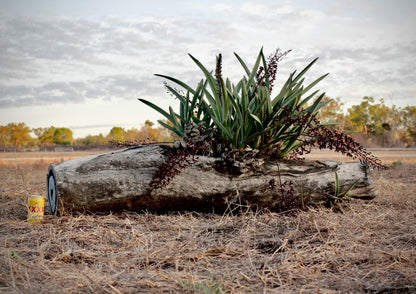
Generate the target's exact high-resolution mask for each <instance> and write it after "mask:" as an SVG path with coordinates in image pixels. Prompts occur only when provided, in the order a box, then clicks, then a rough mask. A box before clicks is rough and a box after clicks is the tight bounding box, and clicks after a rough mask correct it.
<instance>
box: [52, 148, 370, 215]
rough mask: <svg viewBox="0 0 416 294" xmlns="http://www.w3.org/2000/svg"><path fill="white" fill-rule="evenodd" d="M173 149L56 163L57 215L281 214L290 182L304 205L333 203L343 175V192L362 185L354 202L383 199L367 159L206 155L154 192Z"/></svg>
mask: <svg viewBox="0 0 416 294" xmlns="http://www.w3.org/2000/svg"><path fill="white" fill-rule="evenodd" d="M169 148H172V147H170V146H164V145H146V146H137V147H134V148H127V149H123V150H118V151H114V152H109V153H104V154H100V155H93V156H88V157H84V158H78V159H73V160H69V161H65V162H61V163H57V164H53V165H51V166H50V167H49V171H48V175H47V192H48V202H49V210H50V213H51V214H52V215H57V214H60V213H63V212H69V213H72V212H76V211H78V212H88V211H90V212H110V211H119V210H134V211H152V212H167V211H183V210H191V211H200V212H223V211H224V210H226V209H227V207H229V205H230V204H232V203H236V204H246V205H250V206H251V207H253V208H259V209H262V208H266V209H269V210H271V211H277V210H279V208H281V204H282V201H288V199H285V197H286V198H288V197H289V196H290V195H289V196H288V195H284V194H285V193H284V192H285V191H286V192H287V191H289V190H288V189H289V188H288V187H289V186H290V185H284V183H286V184H287V183H289V182H291V183H292V187H293V190H292V192H293V194H294V195H295V196H296V198H297V199H298V202H297V205H298V206H305V205H309V204H321V203H328V201H329V200H330V199H331V196H334V194H335V173H337V175H338V177H339V188H340V191H341V192H342V191H346V190H347V189H348V188H349V187H351V186H352V185H353V184H354V183H356V185H355V186H354V187H353V189H351V190H350V191H349V193H348V197H352V198H364V199H371V198H374V197H375V195H376V191H375V190H374V188H373V185H372V184H371V182H370V180H369V178H368V175H367V167H366V166H365V165H362V164H361V163H360V162H349V163H346V162H336V161H267V160H266V161H257V162H256V166H254V167H250V168H249V167H244V166H243V167H240V168H239V170H238V172H235V171H231V170H230V169H229V168H228V167H227V165H226V164H225V162H224V161H223V160H222V159H221V158H213V157H206V156H200V157H199V160H198V161H197V162H196V163H195V164H193V165H191V166H189V167H187V168H186V169H184V170H183V171H182V172H181V173H180V174H178V175H177V176H176V177H174V178H173V179H172V181H171V182H170V183H169V185H167V186H164V187H161V188H159V189H154V190H152V189H151V187H150V183H151V182H152V179H153V176H154V174H155V173H156V171H157V170H158V167H159V166H160V165H161V164H162V163H163V162H164V161H165V160H166V156H167V155H166V153H167V150H169ZM283 187H284V188H285V189H286V190H285V189H283V190H282V188H283ZM282 191H283V192H282ZM288 194H290V193H289V192H288Z"/></svg>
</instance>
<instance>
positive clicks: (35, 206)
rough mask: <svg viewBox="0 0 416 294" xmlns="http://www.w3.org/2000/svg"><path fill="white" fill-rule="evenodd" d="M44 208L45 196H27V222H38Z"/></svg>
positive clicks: (41, 218) (41, 217)
mask: <svg viewBox="0 0 416 294" xmlns="http://www.w3.org/2000/svg"><path fill="white" fill-rule="evenodd" d="M44 210H45V198H43V196H39V195H32V196H30V197H29V211H28V214H27V221H28V222H29V223H38V222H41V221H42V220H43V212H44Z"/></svg>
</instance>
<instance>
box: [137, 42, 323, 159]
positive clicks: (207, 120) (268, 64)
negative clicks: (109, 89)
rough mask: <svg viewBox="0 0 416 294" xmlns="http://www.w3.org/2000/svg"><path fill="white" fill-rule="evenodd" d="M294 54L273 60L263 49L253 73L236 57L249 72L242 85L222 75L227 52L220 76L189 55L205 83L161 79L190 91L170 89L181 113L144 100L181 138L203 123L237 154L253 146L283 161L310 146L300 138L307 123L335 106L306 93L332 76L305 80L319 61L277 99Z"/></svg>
mask: <svg viewBox="0 0 416 294" xmlns="http://www.w3.org/2000/svg"><path fill="white" fill-rule="evenodd" d="M288 52H289V51H287V52H284V53H280V52H279V51H278V50H277V51H276V52H275V53H274V54H273V55H271V56H270V57H269V58H268V59H267V58H266V57H265V56H264V54H263V49H261V50H260V52H259V54H258V56H257V58H256V61H255V63H254V66H253V67H252V69H251V70H250V68H249V67H248V66H247V64H246V63H245V62H244V61H243V59H242V58H241V57H240V56H239V55H237V54H236V53H235V56H236V58H237V59H238V61H239V62H240V64H241V66H242V67H243V69H244V71H245V75H244V76H243V77H242V78H241V79H240V80H239V81H238V82H237V83H232V82H231V81H230V80H229V79H228V78H226V79H224V78H223V77H222V68H221V67H222V56H221V54H220V55H219V56H218V57H217V60H216V61H217V62H216V70H215V72H214V73H213V72H212V71H209V70H208V69H207V68H206V67H205V66H204V65H202V63H201V62H199V60H198V59H196V58H195V57H193V56H192V55H189V56H190V57H191V59H192V60H193V61H194V62H195V64H196V65H197V66H198V67H199V68H200V70H201V71H202V72H203V74H204V79H202V80H201V81H200V82H199V83H198V85H197V87H196V88H192V87H191V86H189V85H187V84H186V83H184V82H182V81H180V80H178V79H176V78H173V77H170V76H165V75H157V76H160V77H163V78H166V79H167V80H169V81H171V82H174V83H175V84H177V85H178V86H180V87H182V88H183V89H184V90H185V94H184V93H182V92H181V91H179V90H177V89H175V88H173V87H171V86H169V85H166V87H167V89H168V91H169V92H170V93H171V94H172V95H173V96H174V97H175V98H177V99H178V100H179V113H176V112H175V111H174V110H173V109H172V107H169V110H168V111H165V110H163V109H162V108H160V107H159V106H157V105H155V104H154V103H152V102H150V101H148V100H145V99H139V100H140V101H141V102H143V103H145V104H146V105H148V106H150V107H152V108H153V109H155V110H156V111H158V112H159V113H161V114H162V115H163V116H165V117H166V118H167V119H168V120H169V121H170V122H171V124H172V125H168V124H166V123H164V122H163V121H159V122H160V123H161V124H162V125H163V126H165V127H166V128H168V129H170V130H172V131H174V132H175V133H176V134H178V135H179V136H180V137H183V136H184V132H185V127H186V126H187V125H188V124H189V123H191V122H194V123H201V122H202V123H204V124H205V126H206V127H207V128H208V129H213V130H215V131H216V136H217V137H218V138H219V140H220V141H221V143H222V144H223V145H224V146H225V147H226V148H227V149H228V150H230V151H231V152H234V153H235V152H238V151H241V150H243V149H245V148H247V147H250V148H252V149H257V150H259V154H270V153H273V156H275V157H277V158H284V157H286V156H287V155H288V154H289V153H290V152H291V151H293V150H296V149H298V148H299V147H300V146H302V145H303V144H305V141H302V140H300V138H301V137H302V136H304V135H305V134H306V133H307V128H308V127H309V122H308V121H305V119H306V120H309V121H310V120H312V118H313V117H315V116H316V115H317V114H318V112H319V110H320V109H321V108H322V107H323V106H324V105H325V104H326V103H328V102H329V101H327V102H323V101H322V99H323V97H324V93H323V94H321V95H319V96H318V97H317V98H316V100H315V101H314V102H313V103H311V104H310V105H309V106H308V103H309V102H310V101H311V99H312V98H314V97H316V96H317V93H318V91H317V90H316V91H314V92H312V93H310V94H308V95H307V96H306V94H307V93H309V91H310V90H311V89H312V88H313V87H314V86H315V85H316V84H317V83H319V82H320V81H321V80H322V79H323V78H325V77H326V76H327V74H325V75H323V76H321V77H319V78H318V79H316V80H315V81H313V82H312V83H310V84H308V85H304V81H305V78H304V76H305V74H306V72H307V71H308V70H309V69H310V68H311V67H312V65H313V64H314V63H315V62H316V61H317V58H316V59H314V60H313V61H312V62H311V63H309V64H308V65H307V66H306V67H305V68H304V69H303V70H302V71H300V72H299V73H296V71H294V72H293V73H291V74H290V75H289V77H288V79H287V81H286V82H285V84H284V85H283V87H282V88H281V90H280V91H279V93H278V94H277V95H276V96H274V97H273V98H272V97H271V92H272V88H273V83H274V80H275V78H276V71H277V64H278V62H279V61H280V60H281V59H282V58H283V57H284V56H285V55H286V54H287V53H288ZM305 113H306V115H305ZM271 151H272V152H271Z"/></svg>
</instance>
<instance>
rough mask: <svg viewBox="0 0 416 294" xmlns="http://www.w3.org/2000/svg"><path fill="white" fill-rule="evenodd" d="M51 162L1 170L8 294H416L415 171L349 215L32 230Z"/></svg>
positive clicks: (378, 180)
mask: <svg viewBox="0 0 416 294" xmlns="http://www.w3.org/2000/svg"><path fill="white" fill-rule="evenodd" d="M47 167H48V163H46V162H41V163H39V162H38V163H33V164H17V165H16V164H3V165H0V184H1V186H0V200H1V203H2V206H1V208H0V209H1V211H0V214H1V216H0V252H1V254H0V292H5V293H8V292H10V293H14V292H18V293H27V292H28V293H32V292H41V293H80V292H87V293H92V292H94V293H140V292H149V291H150V292H173V293H225V292H227V291H228V293H259V292H265V293H317V292H319V293H360V292H361V293H363V292H365V293H412V292H415V291H416V201H415V200H416V199H415V194H414V191H415V189H416V182H415V175H416V165H414V164H412V165H408V164H402V165H398V166H396V167H395V168H392V169H390V170H387V171H378V172H374V173H373V175H372V178H373V180H374V182H375V184H376V187H377V189H378V191H379V196H378V197H377V198H376V199H375V200H372V201H356V202H352V203H350V205H349V207H348V209H347V210H345V211H344V213H335V212H334V211H332V210H331V209H327V208H321V207H318V208H311V209H310V210H308V211H303V212H299V213H298V214H296V215H292V216H288V215H283V214H276V213H268V212H263V213H255V212H250V211H243V213H240V214H232V213H228V214H227V213H226V214H224V215H213V214H198V213H176V214H170V215H155V214H149V213H142V214H139V213H133V212H124V213H119V214H111V215H78V216H63V217H59V218H57V217H51V216H47V217H46V219H45V221H44V223H42V224H29V223H27V222H26V202H27V197H28V196H30V195H31V194H40V195H45V185H46V184H45V176H46V172H47Z"/></svg>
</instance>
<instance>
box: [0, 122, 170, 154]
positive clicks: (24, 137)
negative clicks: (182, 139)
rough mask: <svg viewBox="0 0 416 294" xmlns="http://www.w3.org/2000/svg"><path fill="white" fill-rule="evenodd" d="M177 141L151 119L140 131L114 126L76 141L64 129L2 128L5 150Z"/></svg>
mask: <svg viewBox="0 0 416 294" xmlns="http://www.w3.org/2000/svg"><path fill="white" fill-rule="evenodd" d="M176 139H177V138H176V136H175V134H174V133H173V132H171V131H169V130H167V129H165V128H164V127H162V126H158V127H155V125H154V123H153V122H151V121H149V120H146V121H145V123H144V126H142V127H141V128H140V129H137V128H131V129H129V130H126V129H124V128H122V127H113V128H112V129H111V130H110V132H109V133H108V134H107V135H103V134H102V133H100V134H99V135H87V136H86V137H83V138H77V139H74V138H73V132H72V131H71V130H70V129H69V128H65V127H54V126H51V127H46V128H30V127H29V126H27V125H26V124H25V123H24V122H20V123H9V124H7V125H5V126H0V150H2V151H18V150H24V149H31V150H37V149H52V148H53V147H56V146H65V147H77V148H78V149H88V148H96V147H107V146H111V145H114V144H115V143H119V142H132V143H141V142H174V141H175V140H176Z"/></svg>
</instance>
